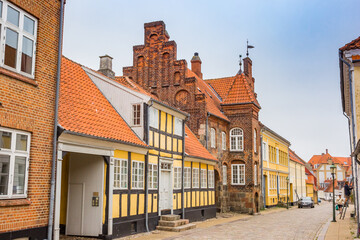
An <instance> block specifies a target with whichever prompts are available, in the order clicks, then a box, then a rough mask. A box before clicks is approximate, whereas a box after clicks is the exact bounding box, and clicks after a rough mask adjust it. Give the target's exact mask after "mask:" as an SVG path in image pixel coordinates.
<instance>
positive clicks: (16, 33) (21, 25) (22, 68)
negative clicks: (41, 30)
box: [0, 1, 37, 78]
mask: <svg viewBox="0 0 360 240" xmlns="http://www.w3.org/2000/svg"><path fill="white" fill-rule="evenodd" d="M36 29H37V20H36V18H34V17H32V16H31V15H29V14H27V13H26V12H25V11H23V10H21V9H19V8H18V7H16V6H15V5H13V4H11V3H9V2H8V1H2V2H0V31H1V32H0V35H1V40H0V41H1V46H4V49H3V51H2V53H1V54H0V58H1V60H2V61H1V64H0V65H1V66H2V67H4V68H7V69H9V70H11V71H15V72H18V73H20V74H23V75H25V76H27V77H30V78H34V68H35V61H34V56H35V46H36V35H37V31H36Z"/></svg>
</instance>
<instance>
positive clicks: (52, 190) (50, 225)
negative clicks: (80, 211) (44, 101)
mask: <svg viewBox="0 0 360 240" xmlns="http://www.w3.org/2000/svg"><path fill="white" fill-rule="evenodd" d="M64 1H65V0H61V2H60V26H59V36H58V43H59V45H58V59H57V60H58V61H57V67H56V69H57V73H56V90H55V113H54V131H53V141H52V143H53V149H52V151H53V152H52V163H51V186H50V206H49V222H48V232H47V239H48V240H52V234H53V226H54V205H55V168H56V166H55V165H56V156H57V154H56V153H57V151H56V150H57V128H58V112H59V92H60V73H61V57H62V36H63V27H64V4H65V2H64Z"/></svg>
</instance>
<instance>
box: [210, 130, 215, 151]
mask: <svg viewBox="0 0 360 240" xmlns="http://www.w3.org/2000/svg"><path fill="white" fill-rule="evenodd" d="M215 133H216V132H215V128H211V129H210V146H211V148H215Z"/></svg>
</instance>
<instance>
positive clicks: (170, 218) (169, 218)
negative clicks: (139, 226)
mask: <svg viewBox="0 0 360 240" xmlns="http://www.w3.org/2000/svg"><path fill="white" fill-rule="evenodd" d="M179 219H180V215H170V214H169V215H162V216H160V220H163V221H176V220H179Z"/></svg>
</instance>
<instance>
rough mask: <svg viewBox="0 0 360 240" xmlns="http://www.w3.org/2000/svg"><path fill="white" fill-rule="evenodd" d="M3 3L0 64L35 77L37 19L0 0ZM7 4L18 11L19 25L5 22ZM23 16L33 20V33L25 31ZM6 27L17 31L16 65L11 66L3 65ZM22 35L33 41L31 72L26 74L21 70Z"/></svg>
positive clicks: (0, 20) (13, 70)
mask: <svg viewBox="0 0 360 240" xmlns="http://www.w3.org/2000/svg"><path fill="white" fill-rule="evenodd" d="M1 2H2V3H3V6H2V17H0V24H1V40H0V46H2V50H1V53H0V60H1V61H0V66H1V67H3V68H5V69H8V70H10V71H12V72H16V73H19V74H21V75H24V76H26V77H28V78H31V79H34V77H35V62H36V45H37V42H36V39H37V25H38V22H37V19H36V18H35V17H33V16H31V15H30V14H28V13H27V12H25V11H24V10H22V9H21V8H19V7H17V6H16V5H14V4H12V3H10V2H8V1H7V0H1ZM8 6H10V7H12V8H13V9H15V10H16V11H18V12H19V26H16V25H14V24H12V23H10V22H7V21H6V19H7V9H8ZM24 16H26V17H28V18H29V19H31V20H33V21H34V35H31V34H30V33H28V32H26V31H25V30H24V29H23V28H24V18H25V17H24ZM6 28H9V29H11V30H13V31H15V32H17V33H18V43H17V51H16V54H17V56H16V67H15V68H12V67H10V66H7V65H5V63H4V62H5V41H6ZM23 37H26V38H28V39H30V40H31V41H33V52H32V54H33V59H32V63H31V64H32V66H31V74H28V73H26V72H22V71H21V54H22V47H23Z"/></svg>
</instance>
